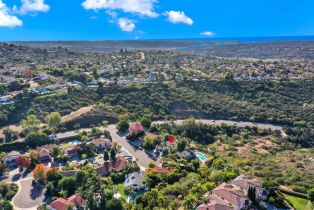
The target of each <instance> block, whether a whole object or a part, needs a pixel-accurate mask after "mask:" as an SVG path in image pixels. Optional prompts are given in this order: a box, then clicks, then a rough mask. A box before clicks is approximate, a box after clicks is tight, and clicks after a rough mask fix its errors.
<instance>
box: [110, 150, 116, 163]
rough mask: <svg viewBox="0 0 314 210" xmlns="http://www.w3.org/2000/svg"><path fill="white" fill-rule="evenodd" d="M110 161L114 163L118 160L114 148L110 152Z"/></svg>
mask: <svg viewBox="0 0 314 210" xmlns="http://www.w3.org/2000/svg"><path fill="white" fill-rule="evenodd" d="M110 160H112V161H115V160H116V150H115V149H113V148H112V149H111V150H110Z"/></svg>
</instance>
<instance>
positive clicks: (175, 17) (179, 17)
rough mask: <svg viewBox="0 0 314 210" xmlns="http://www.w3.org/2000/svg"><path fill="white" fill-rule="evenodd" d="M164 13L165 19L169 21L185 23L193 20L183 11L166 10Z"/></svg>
mask: <svg viewBox="0 0 314 210" xmlns="http://www.w3.org/2000/svg"><path fill="white" fill-rule="evenodd" d="M164 15H166V16H167V17H168V18H167V20H168V21H169V22H171V23H175V24H176V23H184V24H187V25H192V24H193V20H192V19H191V18H190V17H188V16H186V15H185V14H184V12H183V11H166V12H165V13H164Z"/></svg>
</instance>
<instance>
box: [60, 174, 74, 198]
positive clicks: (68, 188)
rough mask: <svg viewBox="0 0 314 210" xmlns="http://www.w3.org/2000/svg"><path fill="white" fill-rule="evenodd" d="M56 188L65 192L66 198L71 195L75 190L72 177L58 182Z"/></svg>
mask: <svg viewBox="0 0 314 210" xmlns="http://www.w3.org/2000/svg"><path fill="white" fill-rule="evenodd" d="M58 187H59V188H60V189H62V190H64V191H65V192H66V196H70V195H72V194H73V193H74V192H75V190H76V182H75V178H74V177H63V178H62V179H61V180H59V183H58Z"/></svg>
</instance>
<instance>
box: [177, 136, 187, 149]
mask: <svg viewBox="0 0 314 210" xmlns="http://www.w3.org/2000/svg"><path fill="white" fill-rule="evenodd" d="M186 145H187V142H186V140H185V139H182V140H180V141H178V143H177V150H178V151H179V152H182V151H183V150H185V148H186Z"/></svg>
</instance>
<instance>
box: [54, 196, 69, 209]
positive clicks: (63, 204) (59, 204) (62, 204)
mask: <svg viewBox="0 0 314 210" xmlns="http://www.w3.org/2000/svg"><path fill="white" fill-rule="evenodd" d="M69 205H71V203H69V202H68V201H67V200H65V199H64V198H58V199H57V200H55V201H53V202H51V203H50V204H49V206H50V207H52V208H54V209H56V210H67V208H68V206H69Z"/></svg>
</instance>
